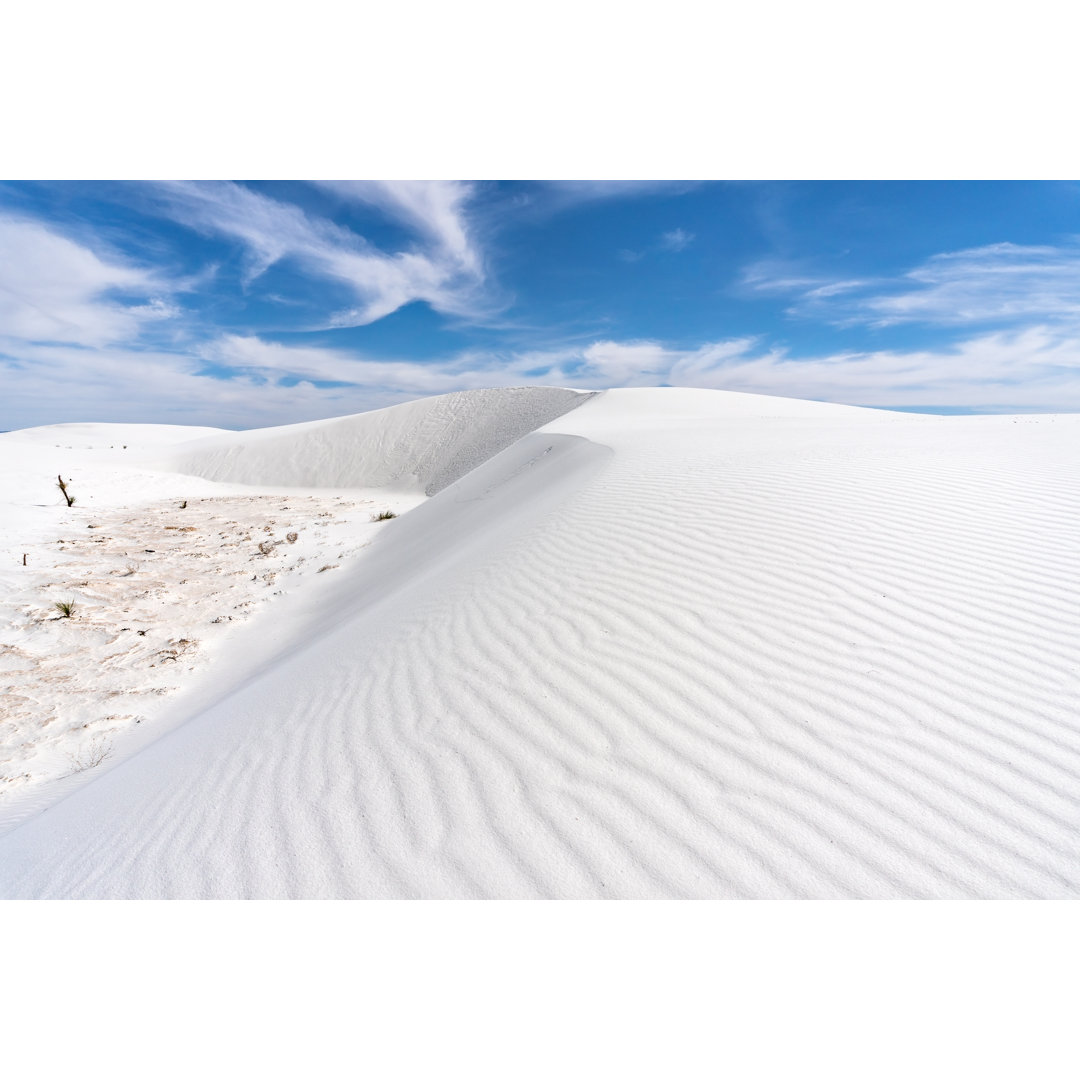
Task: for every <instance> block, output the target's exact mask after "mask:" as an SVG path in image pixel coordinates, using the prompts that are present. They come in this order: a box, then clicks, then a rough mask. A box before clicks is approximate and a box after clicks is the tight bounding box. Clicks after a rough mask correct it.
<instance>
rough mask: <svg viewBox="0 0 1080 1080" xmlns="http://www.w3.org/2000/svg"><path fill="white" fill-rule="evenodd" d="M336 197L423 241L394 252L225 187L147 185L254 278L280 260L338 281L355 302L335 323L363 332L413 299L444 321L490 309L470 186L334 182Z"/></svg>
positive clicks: (241, 189) (165, 208) (183, 220)
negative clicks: (243, 262)
mask: <svg viewBox="0 0 1080 1080" xmlns="http://www.w3.org/2000/svg"><path fill="white" fill-rule="evenodd" d="M326 186H328V187H329V189H330V190H333V191H335V192H336V193H337V194H339V195H342V196H345V197H348V198H357V199H361V200H363V201H365V202H369V203H372V204H373V205H377V206H379V207H381V208H382V209H384V210H387V211H389V212H391V213H393V214H394V215H395V216H396V217H398V218H399V219H400V220H403V221H405V222H406V223H408V224H410V225H411V226H412V227H413V228H414V229H415V230H416V231H417V232H418V234H419V235H420V236H421V237H422V238H423V239H424V240H425V241H426V247H425V246H422V245H418V246H417V247H415V248H413V249H411V250H407V251H398V252H395V253H392V254H388V253H386V252H383V251H381V250H379V249H378V248H377V247H375V246H374V245H373V244H371V243H370V242H368V241H367V240H366V239H365V238H364V237H362V236H360V235H359V234H357V233H355V232H352V231H351V230H349V229H346V228H343V227H342V226H340V225H337V224H335V223H334V222H332V221H330V220H329V219H327V218H313V217H310V216H309V215H307V214H306V213H305V212H304V211H303V210H301V209H300V208H299V207H298V206H295V205H292V204H290V203H284V202H279V201H278V200H276V199H272V198H270V197H268V196H266V195H262V194H260V193H258V192H255V191H251V190H250V189H248V188H246V187H243V186H242V185H240V184H234V183H229V182H225V181H220V182H219V181H213V182H199V183H181V182H175V183H155V184H153V185H151V186H150V187H149V188H144V191H148V192H149V193H151V195H152V196H153V197H154V201H155V202H156V204H157V205H158V207H159V208H160V209H161V210H163V211H164V212H165V213H166V214H168V215H169V216H170V217H173V218H174V219H175V220H177V221H179V222H181V223H182V224H184V225H187V226H188V227H190V228H193V229H196V230H198V231H202V232H205V233H216V234H218V235H222V236H227V237H230V238H232V239H234V240H238V241H240V243H242V244H243V245H244V246H245V248H246V250H247V253H248V267H247V277H248V280H253V279H254V278H256V277H258V276H259V275H260V274H262V273H264V272H265V271H266V270H267V269H269V268H270V267H271V266H272V265H273V264H274V263H276V262H279V261H281V260H282V259H294V260H296V261H297V262H298V263H300V264H301V265H302V266H303V267H304V268H305V270H307V271H309V272H311V273H314V274H317V275H320V276H322V277H325V278H327V279H331V280H335V281H338V282H340V283H342V284H344V285H346V286H347V287H348V288H349V289H351V290H352V292H353V293H354V294H355V296H356V298H357V301H358V303H357V304H356V305H355V306H353V307H350V308H348V309H346V310H343V311H339V312H337V313H336V314H335V315H333V316H331V318H330V319H329V320H328V324H327V325H329V326H336V327H342V326H363V325H366V324H368V323H372V322H375V321H376V320H378V319H381V318H384V317H385V316H387V315H389V314H391V313H392V312H394V311H397V310H398V308H400V307H402V306H404V305H405V304H408V303H411V302H413V301H415V300H421V301H424V302H426V303H428V304H430V305H431V307H433V308H434V309H435V310H436V311H440V312H443V313H446V314H452V315H463V316H472V317H477V316H479V315H481V314H483V313H484V312H485V311H486V310H487V308H488V301H487V299H486V298H485V296H484V295H483V293H482V291H481V286H482V284H483V281H484V271H483V263H482V260H481V258H480V254H479V252H478V251H477V249H476V248H475V246H474V245H473V244H472V242H471V239H470V237H469V232H468V226H467V221H466V219H465V216H464V209H463V208H464V205H465V203H466V202H467V201H468V199H469V197H470V195H471V191H472V189H471V188H470V186H469V185H467V184H460V183H456V182H453V183H451V182H446V183H443V182H434V181H433V182H423V183H417V184H409V183H389V182H387V183H364V182H358V183H356V184H350V183H348V182H339V183H333V182H331V183H330V184H329V185H326Z"/></svg>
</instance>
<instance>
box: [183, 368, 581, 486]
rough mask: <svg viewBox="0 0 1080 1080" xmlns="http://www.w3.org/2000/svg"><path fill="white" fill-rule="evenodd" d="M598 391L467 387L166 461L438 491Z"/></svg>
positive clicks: (238, 473)
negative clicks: (457, 391) (589, 392)
mask: <svg viewBox="0 0 1080 1080" xmlns="http://www.w3.org/2000/svg"><path fill="white" fill-rule="evenodd" d="M590 396H591V395H590V394H588V393H585V392H581V391H577V390H561V389H557V388H553V387H540V386H531V387H519V388H513V389H497V390H465V391H462V392H460V393H456V394H445V395H443V396H442V397H433V398H423V399H421V400H419V401H410V402H406V403H405V404H404V405H394V406H391V407H390V408H388V409H379V410H377V411H376V412H369V413H359V414H357V415H355V416H343V417H337V418H335V419H333V420H317V421H314V422H312V423H307V424H290V425H288V426H285V427H273V428H262V429H259V430H256V431H239V432H228V433H227V434H223V435H215V436H212V437H210V438H207V439H202V440H199V441H198V442H195V443H192V444H191V445H189V446H182V447H179V448H177V450H176V452H175V453H174V454H173V455H171V456H170V457H169V458H167V459H165V460H164V461H163V462H162V464H164V465H165V466H166V467H167V468H169V469H171V470H173V471H176V472H182V473H188V474H190V475H192V476H201V477H204V478H205V479H207V480H219V481H226V482H229V483H234V484H255V485H271V486H278V487H281V486H286V487H305V488H313V487H315V488H381V487H392V488H397V489H400V490H413V489H417V490H420V491H423V492H424V493H425V494H427V495H434V494H435V493H436V492H439V491H442V489H443V488H444V487H446V486H447V485H448V484H451V483H453V482H454V481H455V480H457V479H459V478H460V477H462V476H464V475H465V474H466V473H467V472H469V471H470V470H472V469H474V468H476V466H477V465H480V464H481V463H482V462H484V461H486V460H487V459H488V458H490V457H492V456H493V455H494V454H497V453H498V452H499V451H500V450H503V449H505V448H506V447H507V446H509V445H510V444H511V443H513V442H515V441H517V440H518V439H520V438H521V437H522V436H523V435H526V434H528V432H530V431H534V430H535V429H536V428H538V427H541V426H542V425H544V424H546V423H547V422H548V421H550V420H554V419H555V418H556V417H558V416H562V414H563V413H565V412H568V411H569V410H571V409H574V408H577V406H579V405H580V404H581V403H582V402H584V401H586V400H588V398H589V397H590Z"/></svg>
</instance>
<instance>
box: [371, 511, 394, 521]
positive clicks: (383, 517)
mask: <svg viewBox="0 0 1080 1080" xmlns="http://www.w3.org/2000/svg"><path fill="white" fill-rule="evenodd" d="M396 517H397V514H395V513H394V511H393V510H382V511H380V512H379V513H378V514H372V515H371V520H372V521H389V520H390V519H391V518H396Z"/></svg>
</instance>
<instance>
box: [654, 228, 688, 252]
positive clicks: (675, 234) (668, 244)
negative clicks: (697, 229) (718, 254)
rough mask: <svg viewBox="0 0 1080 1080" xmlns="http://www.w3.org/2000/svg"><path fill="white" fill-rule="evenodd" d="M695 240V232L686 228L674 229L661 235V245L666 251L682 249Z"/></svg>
mask: <svg viewBox="0 0 1080 1080" xmlns="http://www.w3.org/2000/svg"><path fill="white" fill-rule="evenodd" d="M693 241H694V234H693V233H692V232H687V231H686V230H685V229H672V230H671V232H666V233H664V234H663V236H661V237H660V246H661V247H662V248H663V249H664V250H665V251H682V250H684V249H685V248H687V247H689V246H690V244H692V243H693Z"/></svg>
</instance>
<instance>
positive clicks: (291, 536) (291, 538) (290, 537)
mask: <svg viewBox="0 0 1080 1080" xmlns="http://www.w3.org/2000/svg"><path fill="white" fill-rule="evenodd" d="M299 535H300V534H299V533H294V532H292V533H286V534H285V539H286V540H288V541H289V543H290V544H295V543H296V538H297V537H298V536H299Z"/></svg>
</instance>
